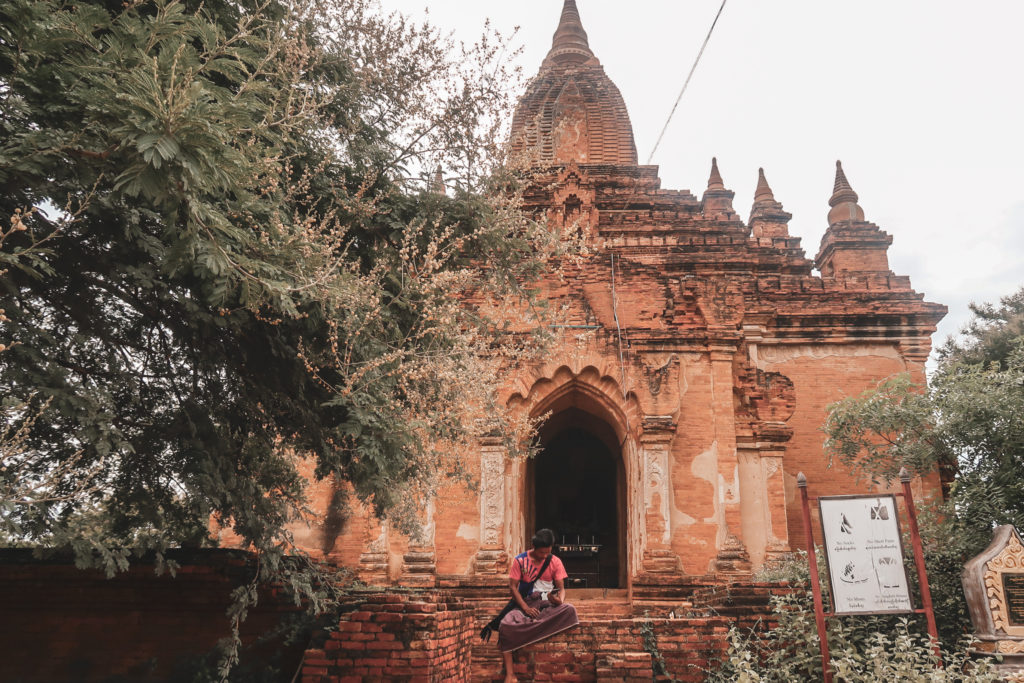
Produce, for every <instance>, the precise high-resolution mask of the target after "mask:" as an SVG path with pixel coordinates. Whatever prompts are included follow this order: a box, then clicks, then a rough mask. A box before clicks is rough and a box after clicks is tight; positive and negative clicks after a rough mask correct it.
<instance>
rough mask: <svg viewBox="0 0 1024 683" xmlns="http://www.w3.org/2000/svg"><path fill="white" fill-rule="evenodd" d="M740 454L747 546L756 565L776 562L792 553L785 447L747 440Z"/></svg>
mask: <svg viewBox="0 0 1024 683" xmlns="http://www.w3.org/2000/svg"><path fill="white" fill-rule="evenodd" d="M738 453H739V464H740V499H741V500H740V506H741V509H742V510H743V522H742V528H743V541H744V545H745V546H746V549H747V550H748V551H749V554H750V557H751V560H752V561H753V565H754V566H755V567H760V566H762V565H765V564H768V565H771V564H777V563H779V562H781V561H782V560H783V559H785V557H786V556H787V554H788V553H789V552H790V548H789V529H788V526H787V524H786V491H785V487H784V485H783V475H782V461H783V455H784V454H785V449H784V448H783V447H782V446H781V445H779V444H777V443H774V442H771V441H769V442H764V441H755V440H749V441H748V440H746V439H744V440H742V441H741V442H740V443H739V448H738Z"/></svg>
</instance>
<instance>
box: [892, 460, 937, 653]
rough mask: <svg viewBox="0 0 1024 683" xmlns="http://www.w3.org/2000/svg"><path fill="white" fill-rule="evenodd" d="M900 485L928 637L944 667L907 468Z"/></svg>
mask: <svg viewBox="0 0 1024 683" xmlns="http://www.w3.org/2000/svg"><path fill="white" fill-rule="evenodd" d="M900 483H901V484H903V501H904V502H905V503H906V505H907V518H908V519H909V520H910V542H911V543H912V544H913V546H914V564H916V565H917V580H918V583H919V584H921V603H922V604H923V605H924V614H925V618H926V619H927V620H928V635H930V636H931V637H932V648H934V650H935V656H936V657H938V658H939V666H942V651H941V650H940V649H939V629H938V627H937V626H936V625H935V611H934V610H933V609H932V589H931V587H930V586H929V585H928V573H927V571H925V566H924V547H923V546H922V545H921V534H920V532H918V530H917V508H916V507H914V495H913V493H912V492H911V491H910V472H907V468H906V467H903V468H901V469H900Z"/></svg>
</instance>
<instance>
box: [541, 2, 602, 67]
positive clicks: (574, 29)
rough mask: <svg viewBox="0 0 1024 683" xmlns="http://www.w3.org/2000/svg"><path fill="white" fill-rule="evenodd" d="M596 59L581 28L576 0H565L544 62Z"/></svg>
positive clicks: (562, 62) (556, 62)
mask: <svg viewBox="0 0 1024 683" xmlns="http://www.w3.org/2000/svg"><path fill="white" fill-rule="evenodd" d="M591 60H593V61H595V62H596V61H597V59H596V57H594V53H593V52H592V51H591V50H590V42H589V41H588V40H587V32H586V31H584V30H583V21H582V20H581V19H580V11H579V9H578V8H577V7H576V0H565V5H563V6H562V18H561V19H560V20H559V21H558V29H557V30H556V31H555V36H554V38H553V39H552V41H551V51H550V52H548V56H547V57H546V58H545V59H544V63H545V64H549V63H555V64H574V63H582V62H588V61H591Z"/></svg>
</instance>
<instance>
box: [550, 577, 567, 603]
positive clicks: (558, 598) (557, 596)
mask: <svg viewBox="0 0 1024 683" xmlns="http://www.w3.org/2000/svg"><path fill="white" fill-rule="evenodd" d="M548 602H550V603H551V604H552V605H555V606H556V607H557V606H558V605H561V604H562V603H563V602H565V579H555V590H553V591H551V592H550V593H548Z"/></svg>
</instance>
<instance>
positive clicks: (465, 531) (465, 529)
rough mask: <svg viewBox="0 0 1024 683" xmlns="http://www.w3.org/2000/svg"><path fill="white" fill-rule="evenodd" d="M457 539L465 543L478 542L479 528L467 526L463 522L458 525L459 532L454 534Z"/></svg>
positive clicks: (472, 525)
mask: <svg viewBox="0 0 1024 683" xmlns="http://www.w3.org/2000/svg"><path fill="white" fill-rule="evenodd" d="M455 536H456V537H457V538H462V539H465V540H467V541H479V540H480V527H478V526H476V525H475V524H467V523H465V522H463V523H462V524H460V525H459V530H458V531H456V532H455Z"/></svg>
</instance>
